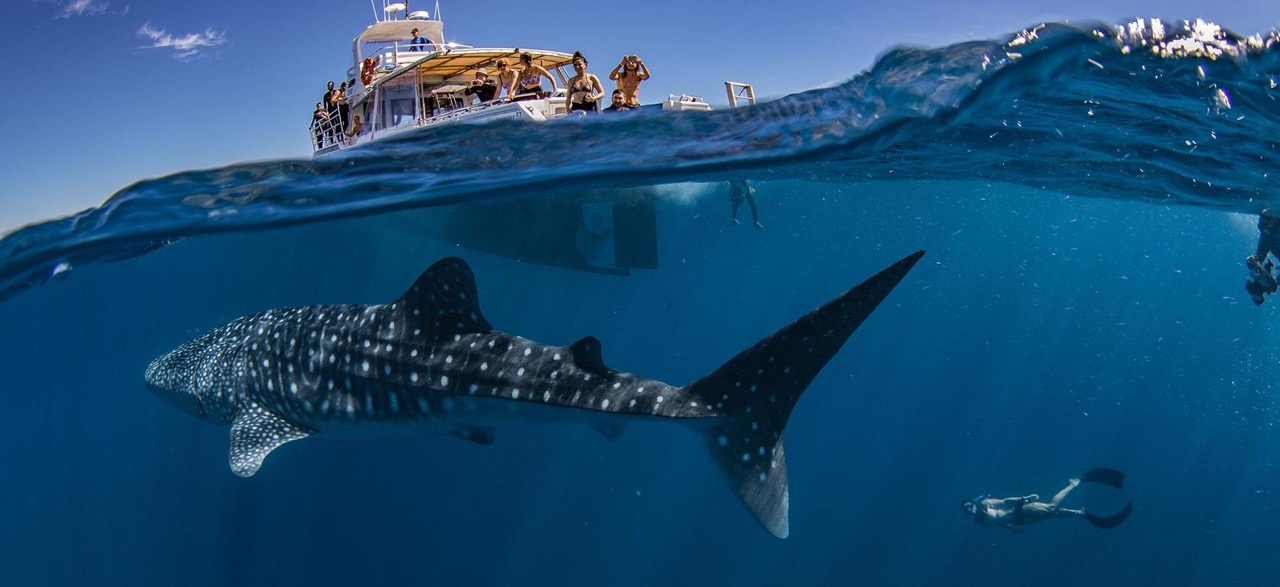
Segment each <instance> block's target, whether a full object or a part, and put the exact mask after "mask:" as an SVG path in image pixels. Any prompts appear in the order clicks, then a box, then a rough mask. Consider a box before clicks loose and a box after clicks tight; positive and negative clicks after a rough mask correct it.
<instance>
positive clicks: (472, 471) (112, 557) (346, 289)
mask: <svg viewBox="0 0 1280 587" xmlns="http://www.w3.org/2000/svg"><path fill="white" fill-rule="evenodd" d="M1277 42H1278V40H1277V37H1276V36H1275V35H1274V34H1272V35H1266V36H1255V37H1252V38H1249V37H1242V36H1238V35H1235V34H1233V33H1230V32H1228V31H1223V30H1219V29H1217V28H1216V27H1213V26H1212V25H1208V24H1204V23H1189V24H1184V23H1181V22H1179V23H1167V22H1166V23H1160V24H1159V25H1153V23H1152V22H1151V21H1144V22H1141V23H1137V22H1135V23H1128V24H1126V25H1121V26H1119V27H1116V26H1111V25H1107V26H1103V25H1095V26H1079V25H1070V26H1068V25H1048V26H1044V27H1038V28H1036V29H1029V30H1027V31H1022V32H1019V33H1017V34H1015V35H1011V36H1010V37H1009V38H1006V39H999V40H993V41H974V42H969V43H963V44H958V45H953V46H949V47H943V48H934V49H896V50H893V51H890V52H888V53H886V54H885V55H884V56H883V57H882V58H880V59H879V60H878V61H877V63H876V65H875V66H874V67H873V68H872V69H871V70H869V71H867V72H864V73H861V74H858V75H857V76H855V77H853V78H852V79H850V80H849V81H847V82H845V83H843V84H839V85H836V86H833V87H829V88H824V89H816V90H812V91H808V92H804V93H801V94H796V95H792V96H787V97H785V98H781V99H778V100H775V101H772V102H768V103H765V104H762V105H760V106H756V107H751V108H743V109H736V110H720V111H715V112H712V113H705V114H694V113H687V114H681V115H672V114H660V113H653V114H649V113H640V114H636V115H632V116H619V117H611V118H610V117H595V118H586V119H577V120H565V121H557V122H553V123H549V124H546V125H541V126H538V127H536V128H533V127H530V126H527V125H520V124H491V125H487V126H454V127H446V128H440V129H434V130H425V131H421V132H418V133H415V134H414V135H413V136H411V137H407V138H404V139H400V140H395V141H389V142H385V143H381V144H377V145H374V146H372V147H370V148H365V149H359V150H353V151H350V152H347V153H344V154H341V155H338V156H335V157H330V158H321V159H319V160H315V161H312V160H300V161H272V162H259V163H246V164H241V165H235V166H230V167H226V168H221V169H211V170H199V171H184V172H181V173H176V174H174V175H170V176H167V177H162V178H158V179H149V180H144V181H140V182H139V183H137V184H135V185H133V186H130V187H129V188H126V189H124V190H122V191H121V192H120V193H118V194H115V195H114V196H112V197H111V198H110V199H109V200H108V201H107V202H106V203H105V204H104V205H102V206H101V207H99V208H96V209H93V210H89V211H86V212H84V213H81V214H78V215H76V216H73V217H69V218H65V219H60V220H53V221H49V222H46V223H43V224H38V225H33V226H29V227H25V228H22V229H20V230H17V231H14V232H12V233H10V234H8V235H6V236H5V237H4V238H3V239H0V373H3V377H2V379H0V381H2V383H0V385H2V386H3V390H4V399H5V402H4V409H2V410H0V439H3V441H2V443H0V451H2V452H0V457H2V458H0V471H3V480H2V482H0V528H3V531H2V532H0V584H3V585H174V584H181V585H189V586H200V585H295V584H316V585H354V584H361V585H365V584H368V585H374V584H401V585H404V584H415V585H416V584H431V585H524V584H528V585H534V584H537V585H659V584H672V585H698V586H706V585H849V584H879V585H1078V584H1093V585H1135V584H1145V585H1232V584H1238V585H1273V584H1276V582H1277V580H1280V556H1277V555H1278V554H1280V533H1278V532H1277V531H1276V529H1277V528H1280V506H1278V505H1277V499H1280V468H1277V466H1276V463H1275V458H1276V455H1277V447H1278V446H1280V430H1277V426H1276V422H1277V419H1278V418H1280V412H1278V410H1280V395H1278V394H1280V390H1277V389H1275V388H1274V385H1273V381H1275V380H1276V377H1277V376H1278V375H1280V361H1278V359H1280V357H1277V354H1278V352H1277V351H1278V350H1280V331H1277V329H1276V327H1275V326H1274V325H1275V324H1276V323H1277V321H1278V320H1280V315H1277V312H1280V300H1274V301H1271V302H1268V303H1266V304H1265V305H1263V306H1261V307H1255V306H1254V305H1253V304H1252V303H1251V302H1250V301H1249V298H1248V296H1247V295H1246V294H1245V291H1244V289H1243V283H1244V281H1245V279H1246V277H1247V274H1246V271H1245V268H1244V264H1243V260H1244V258H1245V256H1246V255H1248V254H1250V253H1252V252H1253V248H1254V246H1255V244H1256V242H1257V236H1258V232H1257V228H1256V226H1255V224H1256V220H1257V216H1256V215H1257V213H1259V212H1260V211H1262V210H1263V209H1265V208H1266V207H1267V206H1269V205H1270V206H1280V196H1277V193H1280V190H1277V187H1278V186H1277V178H1275V177H1272V176H1273V175H1275V173H1276V170H1277V169H1280V166H1278V164H1280V151H1278V150H1277V149H1278V146H1277V141H1278V140H1280V103H1278V102H1277V98H1278V97H1280V89H1278V88H1277V81H1278V80H1280V47H1277ZM300 140H305V137H302V138H300ZM730 179H746V180H748V181H750V182H751V185H753V186H754V187H755V188H756V193H755V200H756V202H757V203H758V205H759V213H760V222H761V223H762V224H763V226H764V228H763V229H756V228H753V227H752V226H751V224H752V222H751V219H750V218H751V217H750V213H749V211H748V209H747V206H745V205H744V206H743V207H742V209H741V210H739V211H738V218H739V219H740V220H741V221H742V224H741V225H734V224H732V223H731V222H730V199H729V188H728V185H727V181H728V180H730ZM609 213H612V214H613V219H614V224H613V225H611V226H610V225H608V223H607V222H605V221H603V220H601V218H603V217H607V216H608V215H609ZM602 222H604V225H602V224H601V223H602ZM543 229H545V230H543ZM641 229H644V230H641ZM918 249H926V250H928V253H927V255H926V256H925V257H924V259H923V260H922V261H921V262H920V264H919V265H917V266H916V267H915V269H914V270H913V271H912V272H911V273H910V274H908V275H907V277H906V279H905V280H903V282H902V283H901V285H899V286H898V288H897V289H896V290H895V291H894V292H893V293H892V294H891V295H890V296H889V297H888V298H887V299H886V301H885V302H884V303H883V304H882V305H881V306H880V307H879V309H877V310H876V311H875V313H874V314H872V316H871V317H870V319H868V320H867V322H866V323H865V324H863V326H862V327H861V328H860V329H859V330H858V331H857V332H855V333H854V335H853V336H852V338H851V339H850V340H849V342H848V343H847V344H846V345H845V347H844V349H843V350H842V351H840V352H839V353H838V354H837V355H836V356H835V358H834V359H833V360H832V361H831V362H830V363H829V364H828V365H827V366H826V368H825V369H824V370H823V371H822V372H821V373H820V374H819V376H818V377H817V379H815V380H814V382H813V383H812V385H811V386H810V387H809V389H808V391H807V392H806V393H805V395H804V397H803V398H802V399H801V400H800V402H799V404H798V405H797V407H796V409H795V411H794V413H793V414H792V416H791V419H790V423H789V424H788V427H787V435H786V437H787V449H788V450H787V453H788V455H787V456H788V460H789V468H790V484H791V485H790V500H791V512H790V518H791V520H790V521H791V535H790V537H789V538H787V539H785V540H779V539H777V538H774V537H772V536H770V535H769V533H767V532H765V531H764V530H763V529H762V528H761V527H760V526H759V525H758V524H757V523H756V522H755V521H754V520H753V519H752V517H751V516H750V515H749V514H748V512H747V511H746V510H745V509H744V508H743V507H742V505H741V504H740V503H739V502H738V501H737V499H736V498H735V497H734V496H733V494H732V493H731V492H730V491H729V489H728V488H727V487H726V485H725V483H724V481H723V480H722V479H721V477H720V475H719V473H718V470H717V469H716V467H715V466H714V465H713V464H712V463H711V461H710V459H709V458H708V457H707V455H706V451H705V450H704V447H703V442H702V440H701V439H699V438H698V437H696V436H695V435H694V434H691V433H690V432H689V431H688V430H687V429H685V428H684V427H681V426H676V425H672V424H669V423H663V422H655V421H643V422H639V423H636V424H634V425H632V426H630V427H629V428H628V429H627V430H626V432H625V434H623V435H622V437H621V438H620V439H618V440H616V441H610V440H608V439H606V438H604V437H603V436H602V435H601V434H599V433H597V432H596V431H594V430H592V429H590V428H589V427H586V426H573V425H550V424H541V425H540V424H528V425H512V426H509V427H504V428H501V429H499V430H498V435H497V442H496V444H494V445H493V446H479V445H476V444H472V443H467V442H463V441H461V440H458V439H454V438H448V437H443V436H421V437H413V438H407V439H406V438H390V439H366V440H338V439H326V438H323V437H322V435H317V436H315V437H312V438H308V439H305V440H302V441H298V442H293V443H289V444H287V445H285V446H283V447H281V448H280V449H278V450H276V451H275V452H273V453H272V454H271V456H270V457H269V458H268V459H267V460H266V462H265V465H264V466H263V468H262V470H261V471H260V472H259V473H258V474H257V475H256V476H254V477H251V478H247V479H242V478H239V477H236V476H235V475H233V474H232V473H231V472H230V470H229V469H228V466H227V445H228V427H227V426H225V425H219V424H212V423H209V422H204V421H200V420H199V419H197V418H194V417H192V416H191V415H188V414H186V413H184V412H182V411H180V410H178V409H176V408H174V407H173V406H171V405H170V404H168V403H166V402H164V401H162V400H161V399H160V398H158V397H156V396H155V395H153V394H151V393H149V392H148V391H147V390H146V388H145V387H144V385H143V381H142V375H143V372H144V370H145V369H146V367H147V365H148V364H149V363H150V362H151V361H152V359H154V358H155V357H157V356H159V355H161V354H163V353H165V352H167V351H169V350H171V349H173V348H174V347H176V346H177V345H179V344H181V343H183V342H185V341H187V340H189V339H191V338H194V337H196V336H199V335H200V334H201V333H204V332H207V331H209V330H210V329H213V328H216V327H218V326H221V325H223V324H225V323H227V322H229V321H231V320H233V319H235V318H237V317H240V316H244V315H248V314H253V313H256V312H261V311H264V310H267V309H271V308H278V307H288V306H303V305H313V304H331V303H363V304H371V303H382V302H388V301H391V300H394V299H396V298H397V297H398V296H399V295H400V294H402V293H403V292H404V290H405V289H406V288H407V287H408V286H409V284H410V283H412V282H413V280H414V279H415V278H416V277H417V276H418V275H419V273H421V272H422V271H423V270H424V269H425V268H426V267H427V266H429V265H430V264H431V263H433V262H435V261H436V260H438V259H440V258H442V257H446V256H459V257H462V258H464V259H465V260H466V261H467V262H468V263H469V264H470V265H471V267H472V268H473V270H474V273H475V275H476V279H477V283H478V287H479V296H480V304H481V306H482V308H483V309H484V313H485V315H486V317H487V318H488V319H489V321H490V322H491V323H492V324H493V326H494V327H495V328H496V329H498V330H502V331H505V332H510V333H514V334H518V335H520V336H524V337H527V338H531V339H533V340H537V341H541V342H545V343H548V344H556V345H567V344H570V343H572V342H573V341H575V340H578V339H579V338H581V337H583V336H586V335H593V336H595V337H597V338H599V339H600V340H601V341H602V343H603V346H604V351H603V355H604V360H605V363H606V364H608V365H609V366H610V367H612V368H615V369H620V370H623V371H628V372H632V373H636V374H640V375H645V376H648V377H652V378H655V379H659V380H662V381H666V382H669V383H671V384H674V385H684V384H687V383H690V382H692V381H694V380H696V379H698V378H700V377H702V376H703V375H706V374H707V373H710V372H711V371H712V370H714V369H716V368H717V367H719V366H720V365H721V364H723V363H724V362H725V361H726V360H728V359H729V358H731V357H733V356H734V355H735V354H737V353H738V352H740V351H742V350H743V349H746V348H748V347H749V346H751V345H752V344H753V343H755V342H756V341H758V340H760V339H761V338H763V337H765V336H767V335H769V334H770V333H772V332H774V331H775V330H777V329H778V328H780V327H782V326H784V325H786V324H788V323H789V322H791V321H792V320H795V319H796V318H797V317H799V316H801V315H803V314H804V313H806V312H808V311H809V310H811V309H813V308H814V307H816V306H818V305H819V304H822V303H824V302H826V301H827V300H829V299H831V298H832V297H834V296H836V295H838V294H840V293H841V292H844V291H845V290H847V289H848V288H850V287H852V286H853V285H856V284H857V283H859V282H861V281H862V280H863V279H865V278H867V277H869V276H870V275H872V274H874V273H875V272H876V271H879V270H880V269H882V268H883V267H885V266H887V265H889V264H890V263H892V262H894V261H896V260H898V259H899V258H901V257H903V256H905V255H907V254H909V253H911V252H913V251H916V250H918ZM1096 466H1108V467H1114V468H1118V469H1121V470H1123V471H1125V473H1127V475H1128V478H1127V481H1126V485H1125V488H1124V489H1123V490H1122V491H1115V490H1111V489H1105V488H1100V487H1098V486H1096V485H1086V486H1082V487H1081V488H1080V489H1078V490H1077V491H1076V492H1074V493H1072V495H1071V496H1070V497H1069V500H1068V502H1067V503H1066V504H1064V505H1067V506H1071V507H1078V506H1084V507H1088V508H1090V509H1091V510H1092V511H1097V512H1099V513H1107V512H1109V511H1113V510H1115V509H1118V508H1119V507H1121V506H1123V504H1124V503H1125V502H1127V501H1130V500H1131V501H1132V502H1133V504H1134V513H1133V515H1132V517H1131V518H1130V519H1129V520H1128V521H1126V522H1125V523H1124V524H1122V525H1121V526H1119V527H1117V528H1115V529H1111V530H1100V529H1097V528H1094V527H1092V526H1090V525H1088V524H1086V523H1085V522H1083V521H1082V520H1077V519H1066V520H1054V521H1049V522H1046V523H1043V524H1039V525H1035V526H1031V527H1028V528H1027V529H1026V531H1025V532H1023V533H1015V532H1010V531H1007V530H1004V529H990V528H983V527H979V526H977V525H975V524H974V523H973V521H972V520H971V519H970V518H969V517H968V516H967V515H965V514H964V513H963V512H962V511H961V509H960V508H959V507H958V506H959V504H960V502H961V501H962V500H964V499H966V498H970V497H973V496H974V495H978V494H991V495H995V496H1001V497H1003V496H1013V495H1025V494H1029V493H1038V494H1040V495H1041V496H1045V497H1046V498H1047V497H1048V496H1051V495H1052V494H1053V493H1054V492H1056V491H1057V490H1058V489H1061V488H1062V487H1063V486H1064V485H1065V484H1066V482H1067V480H1068V479H1069V478H1072V477H1078V476H1080V475H1081V474H1082V473H1083V472H1084V471H1086V470H1087V469H1090V468H1092V467H1096ZM1104 489H1105V490H1104Z"/></svg>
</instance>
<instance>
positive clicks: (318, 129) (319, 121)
mask: <svg viewBox="0 0 1280 587" xmlns="http://www.w3.org/2000/svg"><path fill="white" fill-rule="evenodd" d="M328 125H329V111H328V110H326V109H325V107H324V102H316V109H315V112H312V113H311V135H312V136H313V137H315V142H316V150H320V149H323V148H324V135H325V134H326V130H327V129H326V128H325V127H327V126H328Z"/></svg>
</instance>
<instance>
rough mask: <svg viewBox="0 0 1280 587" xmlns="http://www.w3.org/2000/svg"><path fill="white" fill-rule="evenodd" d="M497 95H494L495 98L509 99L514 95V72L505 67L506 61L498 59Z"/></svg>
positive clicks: (510, 68)
mask: <svg viewBox="0 0 1280 587" xmlns="http://www.w3.org/2000/svg"><path fill="white" fill-rule="evenodd" d="M497 66H498V93H496V94H494V97H495V98H503V97H505V98H507V99H508V100H510V99H511V97H512V96H514V95H516V70H515V68H513V67H507V60H506V59H499V60H498V63H497Z"/></svg>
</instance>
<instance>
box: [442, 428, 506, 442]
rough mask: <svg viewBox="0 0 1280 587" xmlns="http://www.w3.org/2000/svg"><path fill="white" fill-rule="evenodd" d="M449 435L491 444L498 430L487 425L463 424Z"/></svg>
mask: <svg viewBox="0 0 1280 587" xmlns="http://www.w3.org/2000/svg"><path fill="white" fill-rule="evenodd" d="M449 436H452V437H454V438H461V439H463V440H466V441H468V442H474V443H476V444H479V445H481V446H493V443H494V440H495V439H496V438H497V437H498V432H497V430H494V429H493V428H490V427H488V426H463V427H461V428H459V429H457V430H454V431H453V432H450V433H449Z"/></svg>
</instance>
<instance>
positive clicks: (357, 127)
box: [346, 114, 364, 145]
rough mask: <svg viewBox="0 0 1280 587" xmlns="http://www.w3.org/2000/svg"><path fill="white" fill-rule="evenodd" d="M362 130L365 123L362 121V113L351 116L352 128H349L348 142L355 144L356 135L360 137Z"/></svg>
mask: <svg viewBox="0 0 1280 587" xmlns="http://www.w3.org/2000/svg"><path fill="white" fill-rule="evenodd" d="M362 132H364V123H363V122H360V115H359V114H357V115H355V116H353V117H352V118H351V128H349V129H347V133H346V143H347V144H348V145H351V144H354V143H355V142H356V137H359V136H360V133H362Z"/></svg>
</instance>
